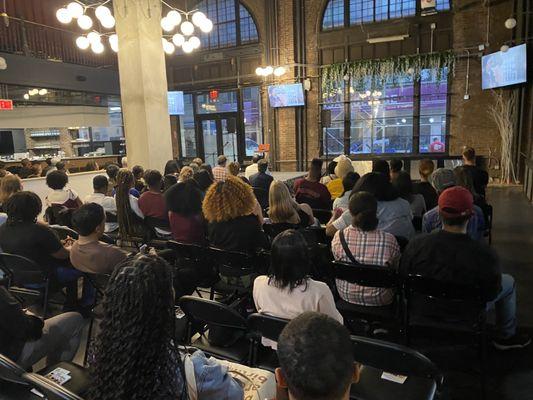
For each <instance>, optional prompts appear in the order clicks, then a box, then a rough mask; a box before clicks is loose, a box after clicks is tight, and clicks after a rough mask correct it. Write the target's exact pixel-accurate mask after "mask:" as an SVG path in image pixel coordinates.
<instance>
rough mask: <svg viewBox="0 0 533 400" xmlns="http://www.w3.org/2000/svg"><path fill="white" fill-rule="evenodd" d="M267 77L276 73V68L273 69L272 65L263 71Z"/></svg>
mask: <svg viewBox="0 0 533 400" xmlns="http://www.w3.org/2000/svg"><path fill="white" fill-rule="evenodd" d="M263 72H264V74H265V76H268V75H272V74H273V73H274V68H272V67H271V66H270V65H269V66H268V67H265V69H264V70H263Z"/></svg>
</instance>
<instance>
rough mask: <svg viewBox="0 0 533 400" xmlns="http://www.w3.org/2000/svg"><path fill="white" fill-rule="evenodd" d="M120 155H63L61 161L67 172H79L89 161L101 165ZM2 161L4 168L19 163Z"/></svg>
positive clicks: (117, 158)
mask: <svg viewBox="0 0 533 400" xmlns="http://www.w3.org/2000/svg"><path fill="white" fill-rule="evenodd" d="M121 157H123V156H119V155H103V156H95V157H65V158H63V159H61V161H63V162H64V163H65V165H66V168H67V169H68V170H69V172H81V171H85V166H86V165H87V163H88V162H89V161H94V162H96V163H97V164H98V165H99V166H100V167H103V166H104V164H107V163H109V162H114V163H118V162H119V161H120V158H121ZM37 160H40V161H42V162H44V158H43V159H37ZM4 162H5V164H6V168H9V167H12V166H18V165H20V161H4Z"/></svg>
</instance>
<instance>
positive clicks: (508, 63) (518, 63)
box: [481, 44, 527, 89]
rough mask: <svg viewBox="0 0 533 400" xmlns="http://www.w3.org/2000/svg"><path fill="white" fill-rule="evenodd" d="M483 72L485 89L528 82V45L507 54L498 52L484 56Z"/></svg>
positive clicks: (518, 47)
mask: <svg viewBox="0 0 533 400" xmlns="http://www.w3.org/2000/svg"><path fill="white" fill-rule="evenodd" d="M481 70H482V87H483V89H493V88H497V87H501V86H509V85H516V84H517V83H524V82H526V80H527V57H526V45H525V44H522V45H520V46H515V47H511V48H510V49H509V50H507V51H506V52H505V53H503V52H501V51H498V52H496V53H492V54H489V55H486V56H484V57H483V58H482V60H481Z"/></svg>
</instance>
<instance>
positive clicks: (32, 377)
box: [24, 373, 83, 400]
mask: <svg viewBox="0 0 533 400" xmlns="http://www.w3.org/2000/svg"><path fill="white" fill-rule="evenodd" d="M24 378H25V379H26V380H27V381H28V382H29V383H30V384H31V385H32V386H35V387H36V388H37V389H39V391H41V392H43V394H44V395H46V397H47V398H49V399H50V398H51V399H60V400H83V398H82V397H80V396H78V395H77V394H75V393H72V392H71V391H70V390H68V389H66V388H64V387H63V386H60V385H58V384H57V383H55V382H54V381H52V380H50V379H48V378H46V377H44V376H42V375H39V374H34V373H29V374H24Z"/></svg>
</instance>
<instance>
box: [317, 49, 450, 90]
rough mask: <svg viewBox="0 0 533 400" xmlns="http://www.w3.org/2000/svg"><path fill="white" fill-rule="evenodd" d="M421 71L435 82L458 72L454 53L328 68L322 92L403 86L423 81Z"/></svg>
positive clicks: (323, 70)
mask: <svg viewBox="0 0 533 400" xmlns="http://www.w3.org/2000/svg"><path fill="white" fill-rule="evenodd" d="M422 70H428V73H429V74H430V76H429V77H430V78H431V79H432V80H434V81H437V82H442V81H444V80H446V79H447V78H448V74H452V75H453V74H454V72H455V71H454V70H455V54H454V53H453V51H446V52H442V53H428V54H416V55H411V56H400V57H391V58H386V59H380V60H357V61H349V62H344V63H338V64H331V65H327V66H325V67H324V68H322V93H323V94H329V93H335V92H337V91H338V89H342V88H343V87H344V85H347V84H350V86H351V87H352V88H354V89H355V90H362V89H364V88H368V85H369V84H371V87H381V86H383V85H384V84H385V83H387V82H392V83H394V84H396V83H400V84H401V82H403V81H406V80H408V81H412V80H418V79H420V77H421V75H422Z"/></svg>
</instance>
